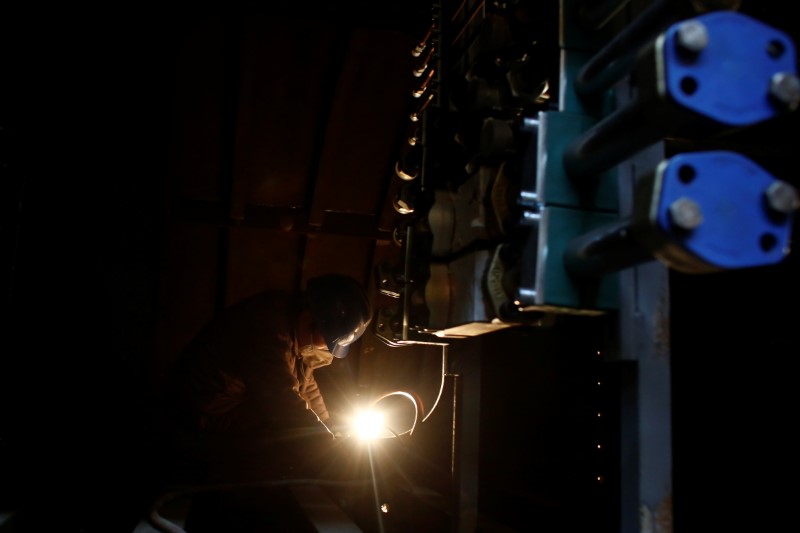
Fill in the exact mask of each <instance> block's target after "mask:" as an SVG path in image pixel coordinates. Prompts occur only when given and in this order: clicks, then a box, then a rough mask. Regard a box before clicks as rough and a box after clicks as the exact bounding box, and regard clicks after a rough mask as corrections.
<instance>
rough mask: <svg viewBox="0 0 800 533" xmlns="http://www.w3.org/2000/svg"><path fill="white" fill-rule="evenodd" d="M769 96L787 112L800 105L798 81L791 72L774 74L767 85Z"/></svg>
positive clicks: (799, 80)
mask: <svg viewBox="0 0 800 533" xmlns="http://www.w3.org/2000/svg"><path fill="white" fill-rule="evenodd" d="M769 94H770V96H772V97H773V98H774V99H775V102H777V103H778V104H779V105H781V106H782V107H784V108H785V109H786V110H787V111H794V110H795V109H797V107H798V106H799V105H800V79H798V78H797V76H795V75H794V74H792V73H791V72H776V73H775V74H773V75H772V79H771V80H770V83H769Z"/></svg>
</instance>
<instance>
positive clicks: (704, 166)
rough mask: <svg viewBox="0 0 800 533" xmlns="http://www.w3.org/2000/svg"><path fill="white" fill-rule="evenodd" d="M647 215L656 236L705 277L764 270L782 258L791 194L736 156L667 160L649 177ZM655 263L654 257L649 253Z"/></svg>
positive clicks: (709, 154) (788, 231) (694, 154)
mask: <svg viewBox="0 0 800 533" xmlns="http://www.w3.org/2000/svg"><path fill="white" fill-rule="evenodd" d="M656 191H658V192H657V195H656V196H655V198H654V203H653V204H652V208H653V209H654V212H651V213H650V216H651V217H653V219H654V220H653V221H654V222H655V224H656V226H657V228H658V230H659V231H660V232H661V233H662V234H664V235H665V236H667V237H668V240H669V241H670V242H671V243H672V244H673V245H676V246H678V247H679V248H680V249H681V250H680V251H678V253H677V254H676V253H674V250H670V248H671V246H667V247H666V248H665V249H664V250H662V252H663V255H664V256H666V262H667V263H672V262H674V259H673V258H674V257H676V256H677V255H680V254H681V253H683V252H687V253H688V254H690V256H693V257H694V258H696V259H699V260H700V261H701V262H702V263H704V264H705V265H707V266H708V267H710V268H709V270H716V269H720V270H724V269H734V268H747V267H756V266H764V265H769V264H774V263H777V262H779V261H781V260H783V259H784V258H785V257H786V255H787V254H788V253H789V243H790V238H791V229H792V222H793V213H794V211H795V210H796V209H797V203H798V202H797V194H796V191H795V189H794V188H793V187H792V186H791V185H789V184H788V183H786V182H783V181H780V180H777V179H776V178H775V177H773V176H772V175H771V174H769V173H768V172H767V171H766V170H764V169H763V168H761V167H760V166H759V165H757V164H756V163H754V162H753V161H751V160H750V159H748V158H747V157H745V156H743V155H741V154H738V153H736V152H729V151H710V152H691V153H685V154H679V155H676V156H673V157H672V158H670V159H669V160H668V161H666V162H665V164H662V165H661V167H660V168H659V170H658V172H657V177H656ZM656 255H661V254H660V253H658V252H657V254H656Z"/></svg>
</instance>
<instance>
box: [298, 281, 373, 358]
mask: <svg viewBox="0 0 800 533" xmlns="http://www.w3.org/2000/svg"><path fill="white" fill-rule="evenodd" d="M307 292H308V299H309V308H310V309H311V315H312V320H313V323H314V329H315V330H316V331H317V332H318V333H319V334H320V335H321V336H322V337H323V338H324V339H325V344H326V345H327V346H328V350H330V352H331V354H333V356H334V357H338V358H343V357H345V356H347V353H348V351H349V349H350V346H351V345H352V344H353V343H354V342H355V341H357V340H358V339H359V338H360V337H361V335H363V334H364V331H366V329H367V326H368V325H369V323H370V320H371V318H372V311H371V307H370V303H369V299H368V298H367V295H366V293H365V291H364V289H363V288H362V287H361V285H360V284H359V283H358V282H357V281H356V280H355V279H353V278H351V277H350V276H344V275H340V274H327V275H324V276H320V277H316V278H312V279H310V280H308V284H307Z"/></svg>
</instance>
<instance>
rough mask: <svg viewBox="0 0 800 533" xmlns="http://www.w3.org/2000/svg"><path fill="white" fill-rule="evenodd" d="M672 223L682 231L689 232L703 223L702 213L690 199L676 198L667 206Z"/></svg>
mask: <svg viewBox="0 0 800 533" xmlns="http://www.w3.org/2000/svg"><path fill="white" fill-rule="evenodd" d="M669 215H670V218H671V220H672V223H673V224H674V225H675V226H676V227H678V228H680V229H683V230H686V231H691V230H693V229H696V228H697V227H698V226H699V225H700V224H702V223H703V211H702V210H701V209H700V206H699V205H698V204H697V202H695V201H694V200H692V199H691V198H686V197H685V196H684V197H683V198H678V199H677V200H675V201H674V202H672V203H671V204H670V206H669Z"/></svg>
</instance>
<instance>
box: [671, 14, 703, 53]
mask: <svg viewBox="0 0 800 533" xmlns="http://www.w3.org/2000/svg"><path fill="white" fill-rule="evenodd" d="M675 39H676V41H675V42H676V44H677V45H678V48H679V50H681V51H683V52H687V53H689V54H692V55H697V54H699V53H700V52H702V51H703V50H704V49H705V47H706V46H708V29H707V28H706V26H705V24H703V23H702V22H700V21H699V20H687V21H686V22H684V23H682V24H681V25H680V26H678V31H677V33H676V34H675Z"/></svg>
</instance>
